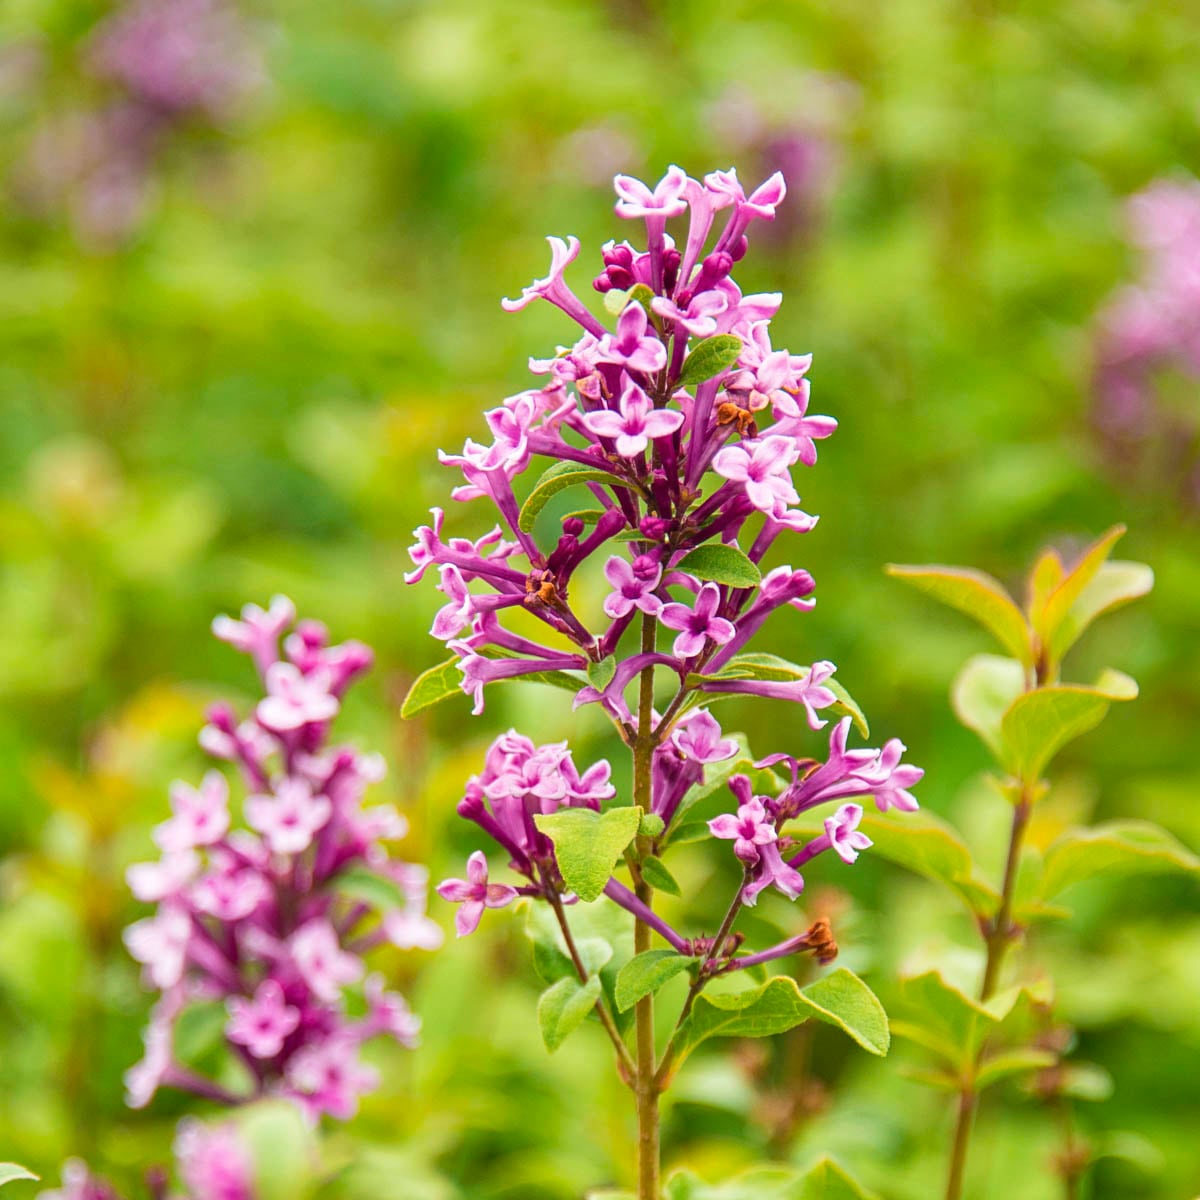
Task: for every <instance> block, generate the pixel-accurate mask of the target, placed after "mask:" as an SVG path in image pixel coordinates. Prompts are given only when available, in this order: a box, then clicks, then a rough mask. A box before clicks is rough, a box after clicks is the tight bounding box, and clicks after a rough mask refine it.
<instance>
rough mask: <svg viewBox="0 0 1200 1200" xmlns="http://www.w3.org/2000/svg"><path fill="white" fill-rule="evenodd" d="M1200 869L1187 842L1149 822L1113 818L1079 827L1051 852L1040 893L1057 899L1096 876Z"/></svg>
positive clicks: (1060, 841) (1047, 853)
mask: <svg viewBox="0 0 1200 1200" xmlns="http://www.w3.org/2000/svg"><path fill="white" fill-rule="evenodd" d="M1166 871H1185V872H1189V873H1193V874H1194V873H1195V872H1197V871H1200V858H1197V856H1196V855H1195V854H1193V853H1192V852H1191V851H1190V850H1189V849H1188V848H1187V847H1186V846H1185V845H1184V844H1183V843H1182V842H1180V841H1179V840H1178V839H1177V838H1175V837H1173V836H1172V835H1171V834H1169V833H1168V832H1167V831H1166V830H1165V829H1160V828H1159V827H1158V826H1157V825H1153V824H1151V823H1150V822H1149V821H1109V822H1107V823H1105V824H1103V825H1096V826H1093V827H1092V828H1091V829H1074V830H1072V831H1071V832H1069V833H1066V834H1064V835H1063V836H1062V837H1060V838H1059V839H1058V840H1057V841H1056V842H1054V844H1053V845H1052V846H1051V847H1050V848H1049V849H1048V850H1047V851H1046V855H1045V858H1044V860H1043V863H1042V880H1041V886H1040V889H1039V891H1040V895H1041V896H1042V897H1043V898H1044V899H1047V900H1048V899H1051V898H1053V897H1054V896H1057V895H1058V894H1059V892H1061V891H1064V890H1065V889H1066V888H1068V887H1070V886H1071V885H1072V884H1073V883H1079V882H1081V881H1082V880H1084V879H1090V878H1092V876H1094V875H1102V874H1110V875H1148V874H1155V873H1159V872H1166Z"/></svg>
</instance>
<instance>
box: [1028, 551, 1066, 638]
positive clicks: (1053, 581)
mask: <svg viewBox="0 0 1200 1200" xmlns="http://www.w3.org/2000/svg"><path fill="white" fill-rule="evenodd" d="M1066 574H1067V571H1066V568H1065V567H1064V566H1063V562H1062V559H1061V558H1059V556H1058V551H1057V550H1055V549H1054V548H1053V547H1049V548H1047V549H1045V550H1043V551H1042V553H1041V554H1040V555H1039V556H1038V560H1037V562H1036V563H1034V564H1033V570H1032V571H1030V572H1029V587H1028V596H1027V598H1026V601H1027V602H1026V605H1025V612H1026V615H1027V616H1028V617H1029V619H1030V620H1031V621H1032V620H1033V614H1034V613H1040V612H1041V611H1042V609H1043V608H1045V606H1046V601H1047V600H1049V599H1050V593H1051V592H1053V591H1054V589H1055V588H1056V587H1058V585H1059V584H1060V583H1062V581H1063V579H1064V577H1065V576H1066Z"/></svg>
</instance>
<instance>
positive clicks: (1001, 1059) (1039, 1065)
mask: <svg viewBox="0 0 1200 1200" xmlns="http://www.w3.org/2000/svg"><path fill="white" fill-rule="evenodd" d="M1057 1061H1058V1057H1057V1055H1055V1054H1053V1053H1052V1052H1051V1051H1049V1050H1039V1049H1038V1048H1037V1047H1036V1046H1021V1047H1018V1048H1017V1049H1014V1050H998V1051H997V1052H996V1053H995V1054H989V1055H988V1056H987V1057H986V1058H985V1059H984V1060H983V1062H982V1063H980V1064H979V1068H978V1070H977V1071H976V1072H975V1087H976V1088H977V1089H978V1090H979V1091H982V1090H983V1089H984V1088H988V1087H991V1086H992V1085H993V1084H996V1083H999V1082H1000V1081H1001V1080H1002V1079H1009V1078H1011V1077H1012V1076H1013V1075H1025V1074H1028V1073H1029V1072H1030V1071H1044V1070H1045V1069H1046V1068H1047V1067H1052V1066H1054V1064H1055V1063H1056V1062H1057Z"/></svg>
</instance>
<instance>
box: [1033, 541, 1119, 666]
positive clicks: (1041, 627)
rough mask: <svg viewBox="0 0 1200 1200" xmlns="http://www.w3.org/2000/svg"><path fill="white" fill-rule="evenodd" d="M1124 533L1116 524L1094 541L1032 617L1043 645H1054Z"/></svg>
mask: <svg viewBox="0 0 1200 1200" xmlns="http://www.w3.org/2000/svg"><path fill="white" fill-rule="evenodd" d="M1124 534H1125V526H1124V525H1114V526H1113V527H1112V528H1111V529H1110V530H1108V531H1107V532H1106V533H1104V534H1103V535H1102V536H1101V537H1099V538H1098V539H1097V540H1096V541H1095V542H1093V543H1092V544H1091V545H1090V546H1089V547H1088V548H1087V549H1086V550H1085V551H1084V552H1083V554H1082V556H1081V557H1080V559H1079V561H1078V562H1077V563H1076V564H1075V565H1074V566H1073V567H1072V568H1071V569H1070V570H1069V571H1068V572H1067V573H1066V575H1065V576H1064V577H1063V579H1062V581H1061V582H1060V583H1059V585H1058V586H1057V587H1056V588H1055V589H1054V590H1053V591H1052V592H1051V593H1050V595H1049V596H1047V597H1046V603H1045V605H1044V606H1043V608H1042V609H1041V611H1040V612H1034V613H1033V614H1032V620H1033V627H1034V629H1035V630H1036V631H1037V634H1038V636H1039V637H1040V638H1041V639H1042V643H1043V645H1046V646H1049V645H1050V644H1051V643H1052V641H1053V639H1054V634H1055V632H1056V630H1057V629H1058V627H1059V625H1061V624H1062V622H1063V619H1064V618H1065V617H1066V615H1067V613H1068V612H1069V611H1070V609H1071V606H1072V605H1073V604H1074V603H1075V601H1076V600H1078V599H1079V597H1080V595H1081V594H1082V593H1083V590H1084V588H1086V587H1087V585H1088V584H1089V583H1091V581H1092V580H1093V579H1094V578H1095V577H1096V573H1097V572H1098V571H1099V570H1100V568H1101V566H1103V565H1104V562H1105V560H1106V559H1107V558H1108V556H1109V555H1110V554H1111V553H1112V550H1113V547H1114V546H1115V545H1116V544H1117V542H1118V541H1119V540H1120V539H1121V538H1122V537H1123V536H1124Z"/></svg>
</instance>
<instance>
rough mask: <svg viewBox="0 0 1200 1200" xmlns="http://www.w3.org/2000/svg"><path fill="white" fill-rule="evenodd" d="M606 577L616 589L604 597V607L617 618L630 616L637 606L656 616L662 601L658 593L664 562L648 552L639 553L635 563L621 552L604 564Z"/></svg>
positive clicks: (610, 614)
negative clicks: (648, 554) (651, 556)
mask: <svg viewBox="0 0 1200 1200" xmlns="http://www.w3.org/2000/svg"><path fill="white" fill-rule="evenodd" d="M604 578H605V579H607V580H608V582H609V583H611V584H612V586H613V590H612V591H611V592H610V593H609V594H608V595H607V596H606V597H605V598H604V611H605V612H606V613H607V614H608V615H609V616H610V617H612V618H613V619H614V620H617V619H619V618H621V617H627V616H629V614H630V613H631V612H633V610H634V609H635V608H638V609H641V611H642V612H644V613H649V614H650V616H652V617H653V616H655V615H657V614H658V612H659V611H660V610H661V608H662V601H661V600H660V599H659V598H658V597H657V596H656V595H655V594H654V593H655V591H656V589H657V588H658V585H659V581H660V580H661V579H662V564H661V563H659V562H658V561H656V560H655V559H653V558H650V557H648V556H647V555H644V554H642V555H639V556H638V557H637V558H635V559H634V560H633V562H632V563H631V562H630V561H629V560H628V559H626V558H622V557H620V556H619V555H613V557H612V558H610V559H609V560H608V562H606V563H605V564H604Z"/></svg>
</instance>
